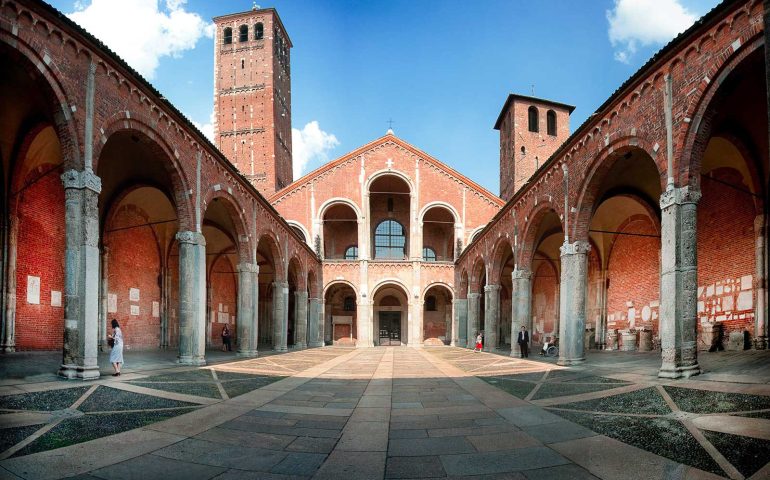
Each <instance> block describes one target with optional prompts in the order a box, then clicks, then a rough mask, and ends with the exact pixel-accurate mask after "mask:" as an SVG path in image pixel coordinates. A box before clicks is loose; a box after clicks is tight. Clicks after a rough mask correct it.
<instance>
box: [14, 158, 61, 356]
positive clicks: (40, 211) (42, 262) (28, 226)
mask: <svg viewBox="0 0 770 480" xmlns="http://www.w3.org/2000/svg"><path fill="white" fill-rule="evenodd" d="M52 167H53V165H50V164H47V165H42V166H40V168H39V169H36V170H35V171H33V172H32V173H30V174H29V175H28V176H27V178H26V181H25V182H24V183H25V184H28V185H29V186H28V187H27V188H26V189H24V190H22V191H21V192H20V193H19V196H18V219H19V227H18V237H17V245H18V249H17V253H16V348H17V349H18V350H54V349H60V348H62V332H64V308H63V305H64V249H65V238H64V235H65V231H64V187H63V186H62V182H61V180H60V179H59V171H58V170H57V169H54V170H53V171H51V172H49V173H48V174H47V175H46V176H44V177H40V174H41V172H44V171H47V170H50V169H51V168H52ZM38 177H40V178H39V180H37V181H34V180H35V179H36V178H38ZM33 181H34V183H32V182H33ZM29 275H31V276H35V277H39V278H40V304H39V305H33V304H29V303H27V276H29ZM52 290H55V291H59V292H62V307H53V306H51V291H52Z"/></svg>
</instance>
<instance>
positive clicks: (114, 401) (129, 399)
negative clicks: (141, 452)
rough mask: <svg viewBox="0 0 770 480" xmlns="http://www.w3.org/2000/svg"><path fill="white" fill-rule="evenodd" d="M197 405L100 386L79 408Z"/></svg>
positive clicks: (87, 411) (85, 410)
mask: <svg viewBox="0 0 770 480" xmlns="http://www.w3.org/2000/svg"><path fill="white" fill-rule="evenodd" d="M197 406H198V404H195V403H189V402H180V401H179V400H170V399H167V398H161V397H154V396H152V395H144V394H141V393H135V392H129V391H126V390H118V389H117V388H110V387H105V386H99V387H97V388H96V390H95V391H94V392H93V393H92V394H91V395H89V396H88V398H86V400H85V401H84V402H83V403H82V404H80V406H79V407H78V410H80V411H81V412H85V413H89V412H105V411H119V410H149V409H153V408H182V407H197Z"/></svg>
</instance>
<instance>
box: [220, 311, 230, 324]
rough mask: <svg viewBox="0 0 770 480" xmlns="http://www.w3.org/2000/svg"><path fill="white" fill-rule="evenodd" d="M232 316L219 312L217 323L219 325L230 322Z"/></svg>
mask: <svg viewBox="0 0 770 480" xmlns="http://www.w3.org/2000/svg"><path fill="white" fill-rule="evenodd" d="M229 318H230V316H229V315H228V314H227V313H225V312H219V318H218V319H217V321H218V322H219V323H227V320H229Z"/></svg>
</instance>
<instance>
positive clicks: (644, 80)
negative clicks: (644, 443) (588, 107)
mask: <svg viewBox="0 0 770 480" xmlns="http://www.w3.org/2000/svg"><path fill="white" fill-rule="evenodd" d="M0 12H2V13H0V65H2V71H3V72H4V75H3V78H2V79H0V95H1V96H2V102H0V157H2V162H3V163H2V165H3V170H2V175H3V183H2V188H3V191H2V239H1V240H2V242H3V248H2V267H3V268H2V285H1V286H2V292H3V295H2V297H1V298H2V305H1V306H2V308H1V309H0V312H1V315H2V329H1V330H0V337H1V338H0V342H1V345H2V349H3V351H5V352H12V351H15V350H52V349H61V350H62V352H63V356H62V362H61V366H60V368H59V373H60V374H61V375H63V376H65V377H68V378H83V379H90V378H96V377H98V375H99V371H98V360H97V356H98V352H99V350H100V349H103V348H105V347H104V346H105V344H106V335H107V333H108V330H107V322H108V320H109V319H111V318H117V319H118V320H119V321H120V322H121V325H122V326H123V329H124V334H125V336H126V338H127V339H128V340H127V344H129V345H130V346H131V348H134V349H136V350H142V349H157V348H165V349H175V350H176V351H177V352H178V357H179V361H180V362H181V363H184V364H196V365H199V364H203V363H205V362H206V348H207V347H216V346H218V343H219V342H220V332H221V330H222V328H223V327H224V326H225V325H229V327H230V330H231V331H233V332H234V337H235V343H236V345H237V353H238V355H240V356H243V357H250V356H256V355H258V353H259V351H260V350H264V349H272V350H277V351H284V350H287V349H289V348H306V347H320V346H323V345H329V344H337V345H355V346H357V347H373V346H378V345H407V346H414V347H418V346H421V345H440V344H451V345H455V346H461V347H467V346H470V345H471V343H472V338H473V336H474V335H475V333H476V332H478V331H483V332H484V335H485V349H487V350H496V349H500V348H502V347H504V345H505V344H511V343H513V345H512V347H513V351H512V355H517V354H518V351H517V349H518V347H517V345H516V344H515V342H511V332H512V330H513V331H517V330H518V328H519V326H520V325H526V326H527V327H528V329H529V330H530V331H531V332H532V338H533V342H534V343H536V344H539V343H541V342H543V341H545V340H546V339H554V338H558V339H559V342H560V343H561V345H562V347H561V350H560V359H559V363H560V364H563V365H571V364H575V363H579V362H581V361H582V360H583V359H584V358H585V351H586V350H587V349H589V348H605V349H623V350H636V349H638V350H649V349H653V348H660V349H661V370H660V375H661V376H665V377H681V376H685V377H686V376H691V375H695V374H697V373H699V371H700V370H699V366H698V361H697V353H698V351H699V350H703V349H714V348H719V347H726V348H729V349H743V348H757V349H764V348H766V343H767V303H768V301H767V292H768V289H767V275H766V272H767V268H768V254H767V238H768V237H767V230H768V222H767V218H768V213H767V212H768V207H767V203H766V198H767V191H768V188H769V185H768V171H770V162H769V161H768V153H769V151H770V147H769V145H768V144H769V142H768V138H769V137H770V134H769V132H768V94H767V80H768V78H769V77H768V71H770V70H769V69H768V63H770V62H768V57H769V55H768V53H767V52H768V50H767V48H766V46H765V45H766V42H767V38H768V37H767V31H768V30H767V28H766V26H767V23H768V21H770V16H769V14H768V4H767V2H765V3H764V4H763V2H760V1H756V0H752V1H726V2H724V3H722V4H721V5H720V6H719V7H717V8H716V9H714V10H713V11H712V12H710V13H709V14H707V15H706V16H705V17H704V18H703V19H701V21H699V22H697V23H696V24H695V25H694V26H693V27H691V28H690V29H689V30H688V31H687V32H685V33H683V34H681V35H680V36H679V37H677V38H676V39H675V40H673V41H672V42H671V43H670V44H669V45H667V46H666V47H664V48H663V49H662V50H661V51H660V52H659V53H658V54H656V55H655V56H654V57H653V58H652V59H650V60H649V61H648V62H647V64H645V65H644V66H643V67H642V68H641V69H640V70H639V71H638V72H637V73H636V74H634V75H633V76H632V77H631V78H630V79H629V80H627V81H626V82H625V83H624V84H623V85H621V86H620V87H619V88H618V89H617V90H616V91H615V93H613V95H612V96H611V97H610V98H608V99H607V100H606V102H605V103H604V104H603V105H602V106H600V107H599V109H598V110H597V111H596V112H595V113H594V114H593V115H591V116H590V117H589V118H588V120H586V121H585V123H584V124H583V125H581V126H579V127H578V128H577V129H576V130H575V131H574V133H571V132H570V121H569V116H570V114H571V112H572V110H573V109H574V107H572V106H570V105H568V104H564V103H560V102H554V101H549V100H545V99H538V98H533V97H528V96H524V95H516V94H511V95H509V96H508V97H507V99H505V101H504V104H503V106H502V109H501V113H500V115H499V117H498V118H497V121H496V123H495V124H494V128H495V129H497V130H499V131H500V158H499V168H500V196H499V197H498V196H496V195H495V194H493V193H491V192H489V191H487V190H485V189H484V188H482V187H481V186H479V185H477V184H476V183H474V182H473V181H472V180H471V179H469V178H467V177H466V176H464V175H463V174H461V173H459V172H457V171H454V170H453V169H452V168H450V167H448V166H447V165H445V164H443V163H441V161H439V160H438V159H435V158H433V157H432V156H430V155H429V154H428V153H426V152H423V151H421V150H420V149H419V148H416V147H415V146H412V145H410V144H408V143H407V142H405V141H403V140H402V139H400V138H398V137H397V136H396V135H395V134H394V133H393V132H392V131H388V133H387V134H386V135H385V136H383V137H381V138H378V139H374V140H373V141H372V142H370V143H369V144H367V145H364V146H362V147H360V148H358V149H356V150H354V151H352V152H350V153H348V154H345V155H343V156H342V157H340V158H338V159H336V160H333V161H331V162H329V163H327V164H326V165H323V166H322V167H320V168H319V169H317V170H315V171H313V172H310V173H308V174H307V175H305V176H303V177H302V178H299V179H296V180H294V179H292V178H291V175H292V151H291V62H290V51H291V48H292V43H291V40H290V38H289V35H288V33H287V32H286V30H285V28H284V27H283V24H282V22H281V20H280V18H279V16H278V13H277V12H276V11H275V10H274V9H259V10H257V9H254V10H251V11H248V12H243V13H237V14H232V15H225V16H222V17H217V18H215V19H214V22H215V24H216V36H215V71H214V78H215V99H214V101H215V109H216V110H215V113H216V124H215V138H214V143H212V142H210V141H209V140H207V139H206V138H205V137H204V136H203V135H202V134H201V133H200V132H199V131H198V130H197V129H195V128H194V127H193V126H192V125H191V124H190V122H189V121H188V120H187V119H186V118H185V117H184V116H183V115H182V114H181V113H180V112H179V111H178V110H177V109H176V108H175V107H174V106H173V105H172V104H171V103H169V102H168V101H167V100H166V99H165V98H163V97H162V96H161V94H160V93H159V92H157V91H156V90H155V89H154V88H153V87H152V86H151V85H150V84H149V83H147V82H146V81H145V80H144V79H143V78H142V77H141V76H139V75H138V74H137V73H136V72H135V71H133V70H132V69H131V68H130V67H129V66H128V65H127V64H126V63H125V62H123V61H122V60H121V59H120V58H118V57H117V56H116V55H114V54H113V53H112V52H111V51H109V49H107V48H106V47H105V46H104V45H103V44H101V42H99V41H98V40H97V39H96V38H94V37H93V36H91V35H89V34H88V33H87V32H85V31H84V30H82V29H81V28H80V27H78V26H77V25H76V24H74V23H73V22H71V21H70V20H68V19H67V18H66V17H64V16H63V15H62V14H61V13H60V12H57V11H56V10H54V9H53V8H51V7H50V6H48V5H47V4H44V3H42V2H36V1H34V0H0ZM501 100H502V99H501ZM560 100H561V99H560ZM492 120H493V119H490V124H491V121H492ZM487 161H488V162H489V168H493V167H492V166H493V165H495V166H497V165H498V161H497V159H495V160H493V159H488V160H487Z"/></svg>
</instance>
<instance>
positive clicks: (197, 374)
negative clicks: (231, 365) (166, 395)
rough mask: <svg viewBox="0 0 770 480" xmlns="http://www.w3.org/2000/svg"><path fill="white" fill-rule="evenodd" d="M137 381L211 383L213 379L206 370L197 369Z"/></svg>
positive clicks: (209, 371)
mask: <svg viewBox="0 0 770 480" xmlns="http://www.w3.org/2000/svg"><path fill="white" fill-rule="evenodd" d="M223 373H224V372H223ZM137 381H140V382H213V381H214V377H213V376H212V375H211V370H209V369H207V368H199V369H195V370H187V371H184V372H173V373H161V374H159V375H150V376H148V377H144V378H141V379H139V380H137Z"/></svg>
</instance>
